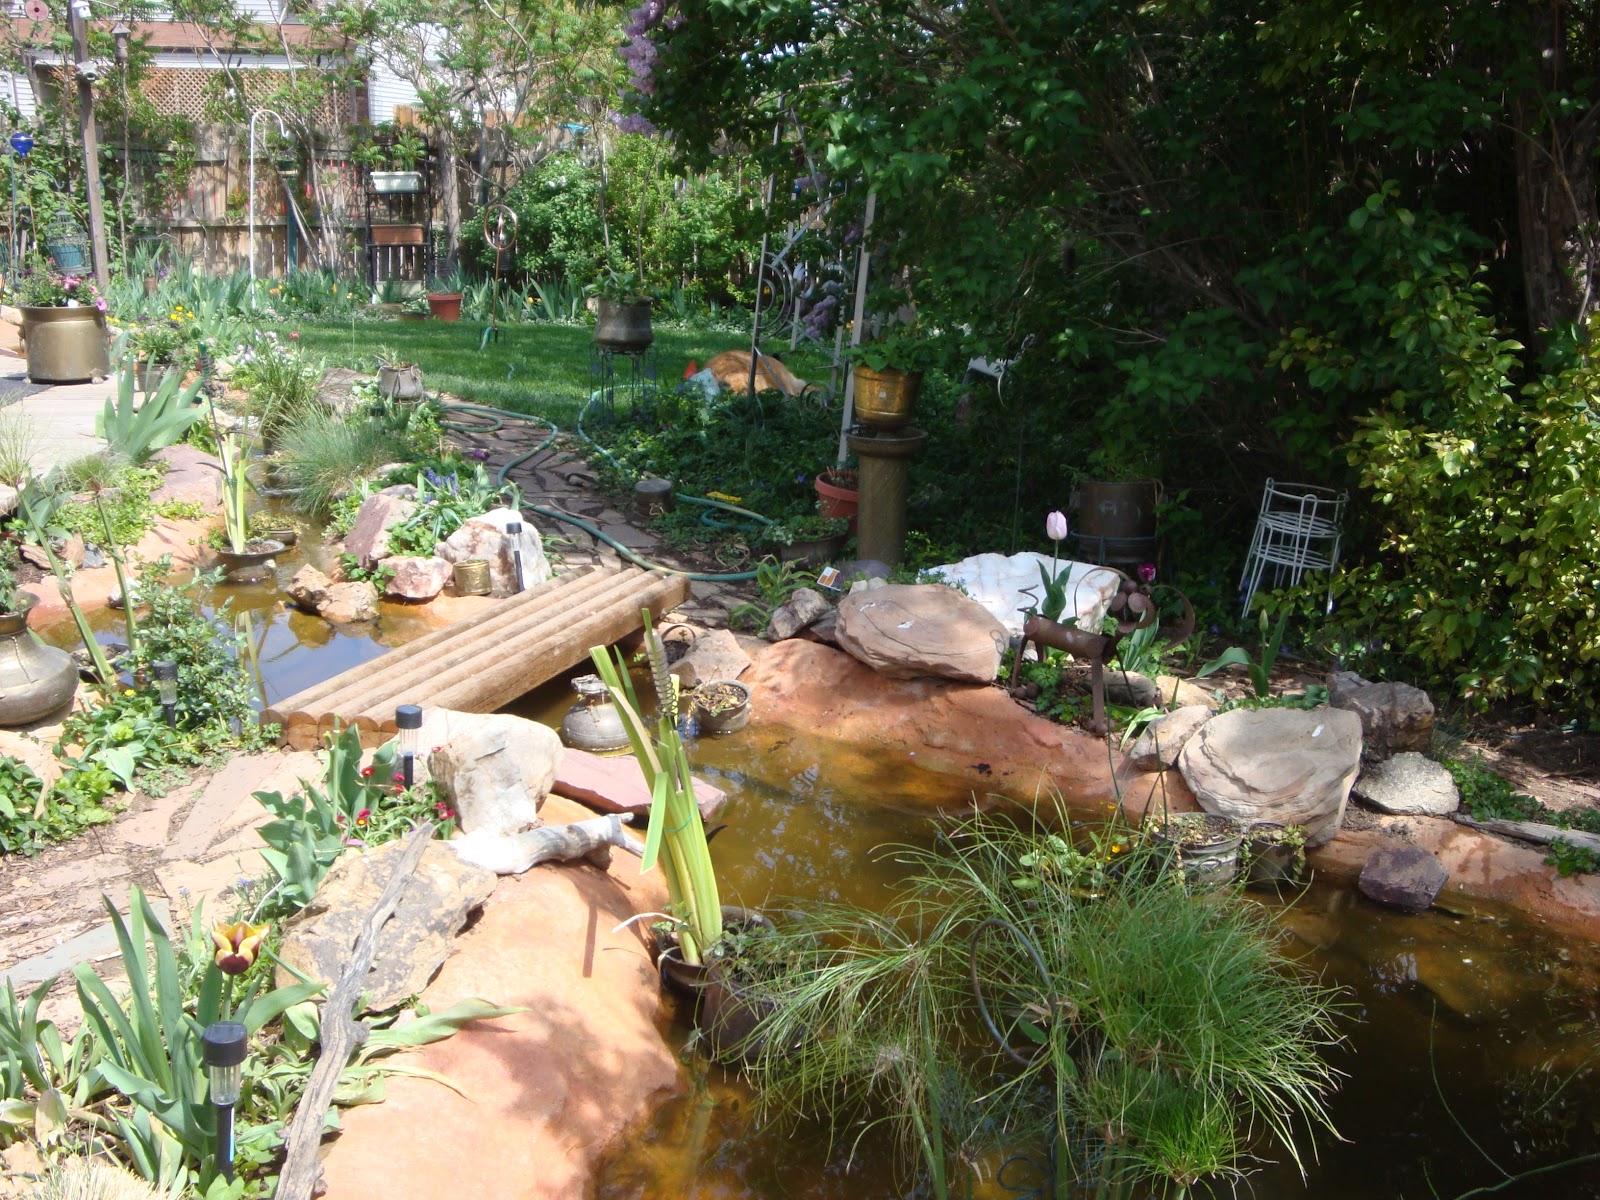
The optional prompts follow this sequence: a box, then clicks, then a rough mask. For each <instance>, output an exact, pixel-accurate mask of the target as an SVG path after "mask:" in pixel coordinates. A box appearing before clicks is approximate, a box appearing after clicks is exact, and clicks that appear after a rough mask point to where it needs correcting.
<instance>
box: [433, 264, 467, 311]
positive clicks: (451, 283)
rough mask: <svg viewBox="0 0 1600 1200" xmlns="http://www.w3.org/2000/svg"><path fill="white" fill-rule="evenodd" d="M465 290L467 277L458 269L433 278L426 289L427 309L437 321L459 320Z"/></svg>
mask: <svg viewBox="0 0 1600 1200" xmlns="http://www.w3.org/2000/svg"><path fill="white" fill-rule="evenodd" d="M466 290H467V277H466V276H465V275H463V274H462V273H461V272H460V271H459V270H456V271H450V272H448V273H447V274H444V275H439V276H436V277H435V278H434V281H433V286H432V287H431V288H429V289H428V311H429V312H430V313H432V314H433V316H434V319H435V320H438V321H459V320H461V298H462V296H463V295H465V293H466Z"/></svg>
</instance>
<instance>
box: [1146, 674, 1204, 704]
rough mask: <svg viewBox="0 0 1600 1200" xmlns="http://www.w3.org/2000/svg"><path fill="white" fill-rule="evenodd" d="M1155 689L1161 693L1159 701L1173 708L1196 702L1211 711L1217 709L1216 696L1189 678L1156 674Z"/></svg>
mask: <svg viewBox="0 0 1600 1200" xmlns="http://www.w3.org/2000/svg"><path fill="white" fill-rule="evenodd" d="M1156 689H1157V690H1158V691H1159V692H1160V693H1161V703H1162V704H1166V705H1169V706H1171V707H1172V708H1174V709H1179V708H1189V707H1192V706H1193V705H1196V704H1198V705H1200V706H1202V707H1204V708H1209V709H1210V710H1211V711H1212V712H1215V711H1216V710H1217V698H1216V697H1215V696H1213V695H1212V694H1211V693H1210V692H1208V691H1206V689H1205V688H1204V687H1202V686H1201V685H1200V684H1198V683H1195V682H1194V681H1193V680H1191V679H1179V678H1177V677H1176V676H1173V675H1157V676H1156Z"/></svg>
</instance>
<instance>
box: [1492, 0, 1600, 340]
mask: <svg viewBox="0 0 1600 1200" xmlns="http://www.w3.org/2000/svg"><path fill="white" fill-rule="evenodd" d="M1529 34H1530V41H1529V46H1530V49H1531V50H1532V52H1533V55H1534V61H1535V62H1536V63H1537V64H1538V66H1537V76H1536V83H1535V85H1534V86H1533V87H1530V88H1527V89H1524V90H1523V91H1522V92H1521V93H1519V94H1518V95H1517V96H1516V97H1515V99H1514V101H1513V103H1512V120H1513V122H1514V123H1515V130H1516V139H1517V148H1516V171H1517V218H1518V226H1519V233H1520V235H1521V243H1522V246H1521V249H1522V277H1523V287H1524V289H1525V291H1526V295H1527V303H1528V327H1529V329H1530V330H1531V331H1532V332H1533V333H1534V334H1535V335H1538V334H1540V333H1542V332H1544V331H1547V330H1555V329H1560V328H1562V327H1564V326H1566V325H1568V324H1577V325H1580V326H1581V325H1582V324H1583V323H1584V322H1585V321H1586V320H1587V319H1588V317H1589V315H1590V314H1591V312H1593V310H1594V302H1595V292H1594V289H1595V282H1596V278H1595V276H1596V267H1597V265H1600V264H1597V256H1596V236H1597V233H1600V206H1597V204H1596V198H1595V172H1594V154H1595V150H1596V136H1597V131H1600V126H1597V121H1596V114H1597V113H1600V110H1597V109H1593V108H1591V109H1590V111H1589V112H1587V113H1585V114H1583V115H1582V116H1581V118H1580V117H1573V116H1565V115H1561V114H1558V113H1554V112H1551V111H1550V108H1549V106H1548V103H1547V100H1548V98H1549V97H1550V95H1551V94H1552V93H1554V92H1556V91H1558V90H1560V89H1563V88H1566V87H1568V86H1569V85H1570V82H1571V81H1570V80H1569V79H1568V78H1567V74H1568V72H1567V58H1566V49H1565V40H1566V21H1565V0H1544V2H1543V3H1541V4H1539V5H1538V6H1537V7H1536V8H1534V9H1532V11H1531V14H1530V18H1529Z"/></svg>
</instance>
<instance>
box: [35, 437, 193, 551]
mask: <svg viewBox="0 0 1600 1200" xmlns="http://www.w3.org/2000/svg"><path fill="white" fill-rule="evenodd" d="M165 474H166V472H165V471H164V470H162V469H159V465H158V466H153V467H134V466H130V465H129V464H128V462H127V460H125V459H119V458H117V457H115V456H113V455H109V454H107V453H101V454H94V455H86V456H85V457H84V458H81V459H75V460H73V461H72V462H68V463H63V464H62V465H61V467H60V468H59V469H58V474H57V475H56V476H55V477H54V478H52V479H51V480H50V482H51V484H53V485H57V486H59V487H60V488H61V489H62V490H63V491H67V492H74V493H80V494H82V493H89V494H90V500H89V502H88V503H83V502H82V501H81V500H79V501H74V502H72V503H69V504H65V505H63V506H62V507H61V510H60V512H59V514H58V516H57V521H58V525H57V528H59V529H61V530H63V531H65V532H67V533H75V534H77V535H78V536H79V537H81V538H82V539H83V540H84V541H85V542H87V543H89V544H90V545H92V546H100V547H101V548H105V547H106V545H107V537H106V525H107V524H109V525H110V527H111V536H110V544H111V545H112V546H134V545H137V544H138V542H139V540H140V539H141V538H142V537H144V535H145V534H147V533H149V532H150V530H151V529H153V528H154V527H155V517H156V511H155V507H154V506H153V505H152V504H151V503H150V496H151V493H153V492H154V491H155V490H156V489H157V488H158V487H160V486H161V480H162V478H163V477H164V476H165ZM102 512H104V514H105V520H104V522H102V520H101V513H102Z"/></svg>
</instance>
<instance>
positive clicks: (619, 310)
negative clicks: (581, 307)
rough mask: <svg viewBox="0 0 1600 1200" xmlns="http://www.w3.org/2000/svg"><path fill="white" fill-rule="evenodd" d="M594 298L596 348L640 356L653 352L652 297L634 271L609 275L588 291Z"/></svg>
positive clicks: (611, 272)
mask: <svg viewBox="0 0 1600 1200" xmlns="http://www.w3.org/2000/svg"><path fill="white" fill-rule="evenodd" d="M589 294H590V295H591V296H593V297H594V298H595V317H594V344H595V345H596V346H599V347H600V349H602V350H613V351H617V352H619V353H622V354H637V353H639V352H640V351H642V350H647V349H649V348H650V343H651V342H653V341H655V331H654V330H653V329H652V328H651V326H650V295H649V293H648V292H647V291H646V290H645V289H644V285H643V284H642V283H641V282H640V279H639V276H638V275H636V274H635V273H634V272H632V271H616V270H613V271H610V272H608V273H607V274H606V275H605V276H604V277H603V278H601V279H600V280H599V281H598V282H597V283H595V284H594V285H593V286H592V287H590V289H589Z"/></svg>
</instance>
